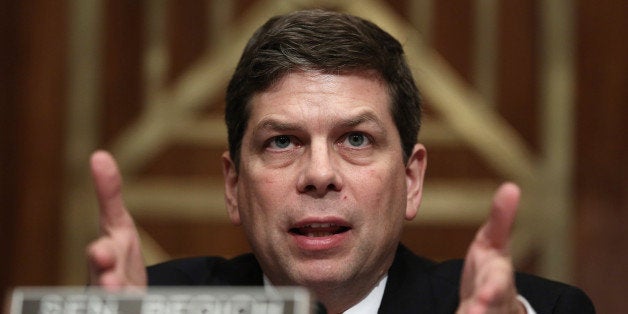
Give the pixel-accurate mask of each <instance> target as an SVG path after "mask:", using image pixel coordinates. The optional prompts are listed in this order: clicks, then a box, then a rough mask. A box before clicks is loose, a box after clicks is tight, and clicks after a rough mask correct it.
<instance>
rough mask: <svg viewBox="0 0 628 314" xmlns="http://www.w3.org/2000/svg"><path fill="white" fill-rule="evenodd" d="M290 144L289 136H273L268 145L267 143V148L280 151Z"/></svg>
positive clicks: (291, 142) (291, 140) (290, 138)
mask: <svg viewBox="0 0 628 314" xmlns="http://www.w3.org/2000/svg"><path fill="white" fill-rule="evenodd" d="M290 144H293V145H294V143H293V139H292V137H291V136H288V135H279V136H275V137H273V138H271V139H270V141H269V143H268V148H270V149H276V150H282V149H286V148H288V147H289V146H290Z"/></svg>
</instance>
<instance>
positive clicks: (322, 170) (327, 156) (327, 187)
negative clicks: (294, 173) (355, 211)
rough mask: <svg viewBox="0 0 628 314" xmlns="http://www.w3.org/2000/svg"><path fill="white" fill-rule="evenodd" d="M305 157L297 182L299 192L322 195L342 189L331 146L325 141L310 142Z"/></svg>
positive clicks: (316, 195)
mask: <svg viewBox="0 0 628 314" xmlns="http://www.w3.org/2000/svg"><path fill="white" fill-rule="evenodd" d="M321 142H322V141H321ZM305 157H306V158H304V159H303V164H302V168H301V173H300V176H299V180H298V183H297V185H298V186H297V189H298V190H299V192H301V193H307V194H311V195H312V196H315V197H323V196H325V194H327V193H328V192H332V191H340V190H341V189H342V180H341V177H340V175H339V173H338V169H337V164H336V159H335V156H334V155H333V148H331V147H329V145H328V144H327V143H312V144H311V145H310V149H309V150H308V153H307V154H306V156H305Z"/></svg>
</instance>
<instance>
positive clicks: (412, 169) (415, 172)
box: [406, 144, 427, 220]
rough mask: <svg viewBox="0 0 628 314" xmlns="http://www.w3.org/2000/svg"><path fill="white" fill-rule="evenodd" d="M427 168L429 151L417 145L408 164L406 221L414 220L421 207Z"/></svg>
mask: <svg viewBox="0 0 628 314" xmlns="http://www.w3.org/2000/svg"><path fill="white" fill-rule="evenodd" d="M426 167H427V151H426V150H425V147H424V146H423V145H422V144H416V145H414V149H412V154H411V155H410V157H409V158H408V162H407V163H406V188H407V200H406V220H412V219H414V217H415V216H416V214H417V212H418V210H419V206H420V205H421V198H422V197H423V179H424V178H425V168H426Z"/></svg>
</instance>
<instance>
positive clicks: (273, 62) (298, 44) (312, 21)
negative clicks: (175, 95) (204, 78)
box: [225, 10, 421, 169]
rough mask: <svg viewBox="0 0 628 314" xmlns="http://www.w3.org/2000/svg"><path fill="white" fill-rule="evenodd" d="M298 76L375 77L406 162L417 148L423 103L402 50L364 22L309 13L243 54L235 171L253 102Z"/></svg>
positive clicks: (233, 107)
mask: <svg viewBox="0 0 628 314" xmlns="http://www.w3.org/2000/svg"><path fill="white" fill-rule="evenodd" d="M296 71H318V72H321V73H326V74H343V73H351V72H353V73H355V72H367V71H372V72H375V73H376V74H377V75H378V76H379V77H380V78H381V79H382V80H383V81H384V82H385V83H386V84H387V86H388V90H389V95H390V99H391V113H392V117H393V119H394V121H395V124H396V126H397V130H398V132H399V135H400V137H401V142H402V143H401V144H402V147H403V151H404V162H405V161H407V158H408V156H409V155H410V154H411V153H412V149H413V147H414V144H415V143H416V142H417V136H418V132H419V128H420V124H421V100H420V97H419V92H418V90H417V88H416V84H415V82H414V79H413V78H412V73H411V71H410V69H409V68H408V65H407V63H406V60H405V56H404V52H403V48H402V47H401V44H400V43H399V42H398V41H397V40H396V39H395V38H393V37H392V36H391V35H389V34H388V33H386V32H385V31H384V30H382V29H381V28H379V27H378V26H377V25H375V24H373V23H372V22H369V21H367V20H364V19H362V18H359V17H356V16H352V15H348V14H344V13H339V12H332V11H324V10H306V11H298V12H293V13H290V14H286V15H281V16H275V17H273V18H271V19H269V20H268V21H267V22H266V23H265V24H264V25H262V27H260V28H259V29H258V30H257V31H256V32H255V34H253V36H252V37H251V39H250V40H249V42H248V43H247V45H246V47H245V48H244V52H243V53H242V57H241V58H240V62H239V63H238V66H237V68H236V70H235V73H234V74H233V76H232V78H231V81H230V82H229V86H228V87H227V95H226V110H225V121H226V123H227V130H228V138H229V152H230V154H231V158H232V159H233V161H234V163H235V166H236V169H237V168H238V167H239V163H240V148H241V145H242V137H243V136H244V132H245V131H246V127H247V122H248V119H249V112H250V111H249V108H248V103H249V101H250V99H251V97H252V96H253V95H254V94H256V93H260V92H263V91H265V90H267V89H269V88H270V87H271V86H272V85H273V84H275V83H276V82H278V81H280V80H281V79H282V78H283V77H284V76H285V75H286V74H288V73H292V72H296Z"/></svg>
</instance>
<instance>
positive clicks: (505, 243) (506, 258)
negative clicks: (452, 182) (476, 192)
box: [457, 183, 526, 314]
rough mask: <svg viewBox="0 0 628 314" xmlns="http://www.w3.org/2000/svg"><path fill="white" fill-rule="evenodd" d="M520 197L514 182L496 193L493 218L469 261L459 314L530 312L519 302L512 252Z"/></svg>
mask: <svg viewBox="0 0 628 314" xmlns="http://www.w3.org/2000/svg"><path fill="white" fill-rule="evenodd" d="M519 196H520V191H519V188H518V187H517V186H516V185H515V184H512V183H505V184H503V185H502V186H501V187H499V189H498V190H497V192H496V193H495V196H494V197H493V205H492V208H491V212H490V215H489V218H488V220H487V221H486V222H485V223H484V225H483V226H482V227H481V228H480V230H479V231H478V233H477V234H476V236H475V239H474V240H473V243H471V246H470V247H469V251H468V253H467V257H466V258H465V266H464V270H463V273H462V282H461V287H460V307H459V308H458V311H457V313H472V314H476V313H478V314H479V313H525V312H526V311H525V308H524V307H523V304H521V302H519V301H518V300H517V289H516V287H515V282H514V270H513V265H512V261H511V258H510V253H509V242H510V233H511V230H512V225H513V222H514V220H515V215H516V213H517V206H518V205H519Z"/></svg>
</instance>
